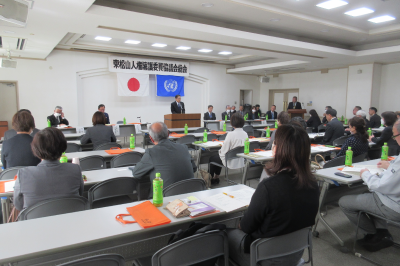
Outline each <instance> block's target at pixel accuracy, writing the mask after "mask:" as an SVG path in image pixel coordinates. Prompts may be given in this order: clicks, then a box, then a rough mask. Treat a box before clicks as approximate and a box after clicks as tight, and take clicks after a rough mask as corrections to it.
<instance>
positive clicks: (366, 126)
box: [364, 118, 372, 130]
mask: <svg viewBox="0 0 400 266" xmlns="http://www.w3.org/2000/svg"><path fill="white" fill-rule="evenodd" d="M364 121H365V128H366V129H367V130H368V128H372V127H371V123H370V122H369V121H368V119H366V118H364Z"/></svg>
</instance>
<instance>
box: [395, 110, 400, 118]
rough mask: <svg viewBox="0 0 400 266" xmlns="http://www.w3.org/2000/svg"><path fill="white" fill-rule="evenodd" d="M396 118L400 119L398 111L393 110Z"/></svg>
mask: <svg viewBox="0 0 400 266" xmlns="http://www.w3.org/2000/svg"><path fill="white" fill-rule="evenodd" d="M395 114H396V116H397V119H400V111H397V112H395Z"/></svg>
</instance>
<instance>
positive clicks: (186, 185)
mask: <svg viewBox="0 0 400 266" xmlns="http://www.w3.org/2000/svg"><path fill="white" fill-rule="evenodd" d="M206 189H207V186H206V183H205V182H204V180H203V179H199V178H191V179H186V180H182V181H179V182H176V183H173V184H172V185H169V186H168V187H166V188H164V190H163V194H164V197H168V196H174V195H179V194H186V193H191V192H197V191H202V190H206Z"/></svg>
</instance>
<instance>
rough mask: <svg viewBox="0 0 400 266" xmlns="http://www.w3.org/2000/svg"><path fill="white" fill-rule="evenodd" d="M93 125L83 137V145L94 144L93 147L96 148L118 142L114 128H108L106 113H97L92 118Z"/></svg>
mask: <svg viewBox="0 0 400 266" xmlns="http://www.w3.org/2000/svg"><path fill="white" fill-rule="evenodd" d="M92 123H93V127H89V128H88V129H86V133H85V135H83V136H82V138H81V144H87V143H90V142H92V143H93V147H94V148H96V147H97V146H99V145H101V144H104V143H109V142H116V141H117V138H116V137H115V135H114V131H113V129H112V127H110V126H106V117H105V116H104V113H102V112H99V111H97V112H95V113H94V115H93V117H92Z"/></svg>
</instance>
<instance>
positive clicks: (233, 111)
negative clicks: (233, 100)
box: [231, 105, 236, 115]
mask: <svg viewBox="0 0 400 266" xmlns="http://www.w3.org/2000/svg"><path fill="white" fill-rule="evenodd" d="M235 113H236V106H234V105H232V107H231V115H233V114H235Z"/></svg>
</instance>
